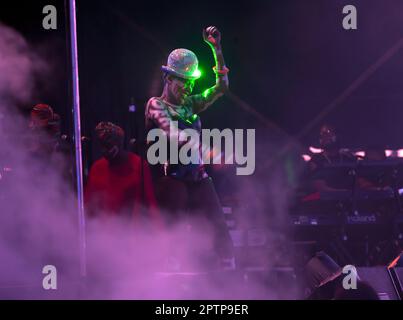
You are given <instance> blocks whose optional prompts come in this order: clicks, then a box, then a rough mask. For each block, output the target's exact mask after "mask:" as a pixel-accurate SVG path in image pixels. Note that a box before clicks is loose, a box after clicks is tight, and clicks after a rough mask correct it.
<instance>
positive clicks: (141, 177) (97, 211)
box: [84, 122, 161, 228]
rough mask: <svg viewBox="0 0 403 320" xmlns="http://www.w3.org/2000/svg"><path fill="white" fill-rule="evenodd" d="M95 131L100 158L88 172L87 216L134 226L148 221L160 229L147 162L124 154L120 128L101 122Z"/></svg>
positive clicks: (133, 155)
mask: <svg viewBox="0 0 403 320" xmlns="http://www.w3.org/2000/svg"><path fill="white" fill-rule="evenodd" d="M95 131H96V135H97V138H98V140H99V142H100V145H101V149H102V154H103V157H102V158H101V159H99V160H97V161H95V163H94V164H93V165H92V167H91V169H90V172H89V176H88V181H87V184H86V188H85V195H84V196H85V203H86V209H87V213H88V215H89V216H90V217H95V216H98V217H99V216H102V217H121V218H123V219H125V218H126V219H128V220H131V221H132V222H134V224H135V225H139V223H140V221H148V222H151V225H152V226H154V227H157V228H160V227H161V219H160V215H159V211H158V207H157V203H156V199H155V196H154V190H153V186H152V181H151V174H150V170H149V167H148V164H147V162H146V161H144V160H143V159H141V158H140V157H139V156H138V155H136V154H134V153H132V152H128V151H126V150H124V148H123V142H124V131H123V129H122V128H120V127H119V126H117V125H115V124H113V123H111V122H101V123H99V124H98V125H97V126H96V129H95ZM141 225H143V224H141Z"/></svg>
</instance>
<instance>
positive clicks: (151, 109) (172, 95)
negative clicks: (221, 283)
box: [145, 27, 233, 263]
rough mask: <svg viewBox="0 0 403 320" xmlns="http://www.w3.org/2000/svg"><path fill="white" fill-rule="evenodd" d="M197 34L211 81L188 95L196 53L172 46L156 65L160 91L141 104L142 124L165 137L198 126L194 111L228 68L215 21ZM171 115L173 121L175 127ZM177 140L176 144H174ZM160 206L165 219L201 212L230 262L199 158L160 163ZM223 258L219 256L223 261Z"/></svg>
mask: <svg viewBox="0 0 403 320" xmlns="http://www.w3.org/2000/svg"><path fill="white" fill-rule="evenodd" d="M203 39H204V41H205V42H206V43H207V44H208V45H209V46H210V48H211V49H212V52H213V55H214V58H215V63H216V65H215V67H214V68H213V70H214V72H215V74H216V84H215V85H214V86H213V87H211V88H209V89H207V90H206V91H204V92H203V93H202V94H196V95H191V93H192V91H193V87H194V84H195V81H196V80H197V79H198V78H199V77H200V72H199V70H198V60H197V57H196V55H195V54H194V53H193V52H192V51H190V50H187V49H176V50H174V51H172V52H171V54H170V55H169V57H168V62H167V65H166V66H162V70H163V76H164V88H163V92H162V95H161V96H160V97H153V98H151V99H150V100H149V101H148V103H147V106H146V112H145V117H146V128H147V129H148V130H150V129H153V128H160V129H162V130H163V131H164V132H165V134H166V135H167V136H168V137H172V134H173V135H179V136H180V135H181V133H182V130H184V129H186V128H192V129H196V130H197V131H198V132H199V133H200V132H201V122H200V118H199V114H200V113H201V112H202V111H204V110H206V109H207V108H208V107H209V106H210V105H211V104H213V102H215V101H216V100H217V99H218V98H219V97H220V96H222V95H223V93H224V92H225V91H226V90H227V89H228V71H229V69H228V68H227V67H226V66H225V62H224V56H223V53H222V48H221V34H220V32H219V30H218V29H217V28H216V27H208V28H206V29H205V30H203ZM173 121H177V123H178V125H177V127H175V125H174V124H173ZM179 146H180V144H179ZM157 188H158V191H157V198H158V201H159V204H160V206H161V207H162V208H163V209H165V211H167V212H168V216H167V217H166V219H167V221H168V222H170V223H175V222H177V221H178V219H179V217H181V215H182V214H184V213H187V214H189V216H193V217H195V216H197V215H199V214H200V215H202V216H203V217H207V219H208V220H209V222H210V224H212V226H213V228H214V233H215V249H216V252H217V253H218V255H219V256H220V257H221V258H222V260H221V261H222V262H223V263H227V262H228V261H231V262H232V263H233V259H232V258H233V248H232V241H231V238H230V236H229V232H228V230H227V226H226V224H225V221H224V216H223V212H222V208H221V205H220V202H219V199H218V196H217V194H216V191H215V189H214V185H213V182H212V180H211V178H210V177H209V176H208V175H207V173H206V170H205V168H204V166H203V164H202V161H201V154H200V152H199V163H190V164H181V163H179V164H175V165H174V164H169V162H168V163H167V164H166V165H164V166H162V168H161V170H160V174H159V177H158V183H157ZM224 261H225V262H224Z"/></svg>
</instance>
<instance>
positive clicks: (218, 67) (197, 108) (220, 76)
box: [193, 27, 229, 113]
mask: <svg viewBox="0 0 403 320" xmlns="http://www.w3.org/2000/svg"><path fill="white" fill-rule="evenodd" d="M203 39H204V41H205V42H206V43H207V44H208V45H209V46H210V48H211V50H212V51H213V56H214V61H215V67H214V72H215V74H216V84H215V86H213V87H211V88H208V89H207V90H205V91H204V92H203V93H202V94H198V95H194V96H193V99H194V101H193V112H194V113H200V112H202V111H204V110H206V109H207V108H208V107H209V106H210V105H211V104H213V103H214V101H216V100H217V99H218V98H219V97H221V96H222V95H223V94H224V92H225V91H226V90H227V89H228V86H229V81H228V71H229V70H228V69H227V67H226V66H225V61H224V55H223V53H222V48H221V33H220V31H219V30H218V29H217V28H216V27H208V28H206V29H204V30H203Z"/></svg>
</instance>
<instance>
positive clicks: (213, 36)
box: [203, 26, 221, 48]
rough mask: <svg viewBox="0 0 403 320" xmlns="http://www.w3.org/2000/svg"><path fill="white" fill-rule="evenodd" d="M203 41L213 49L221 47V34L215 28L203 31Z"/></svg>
mask: <svg viewBox="0 0 403 320" xmlns="http://www.w3.org/2000/svg"><path fill="white" fill-rule="evenodd" d="M203 39H204V41H206V42H207V43H208V44H209V45H211V46H213V47H214V48H217V47H219V46H220V45H221V33H220V31H219V30H218V29H217V28H216V27H213V26H212V27H207V28H206V29H204V30H203Z"/></svg>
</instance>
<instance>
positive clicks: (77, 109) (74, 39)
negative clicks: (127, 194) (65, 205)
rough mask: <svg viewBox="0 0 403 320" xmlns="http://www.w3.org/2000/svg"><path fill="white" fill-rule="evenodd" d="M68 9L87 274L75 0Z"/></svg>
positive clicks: (82, 264) (82, 268)
mask: <svg viewBox="0 0 403 320" xmlns="http://www.w3.org/2000/svg"><path fill="white" fill-rule="evenodd" d="M69 11H70V41H71V66H72V79H73V117H74V144H75V158H76V183H77V209H78V210H77V213H78V229H79V241H80V243H79V246H80V275H81V276H82V277H85V276H86V274H87V266H86V238H85V213H84V194H83V162H82V147H81V122H80V90H79V81H78V54H77V24H76V23H77V22H76V1H75V0H70V1H69Z"/></svg>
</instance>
